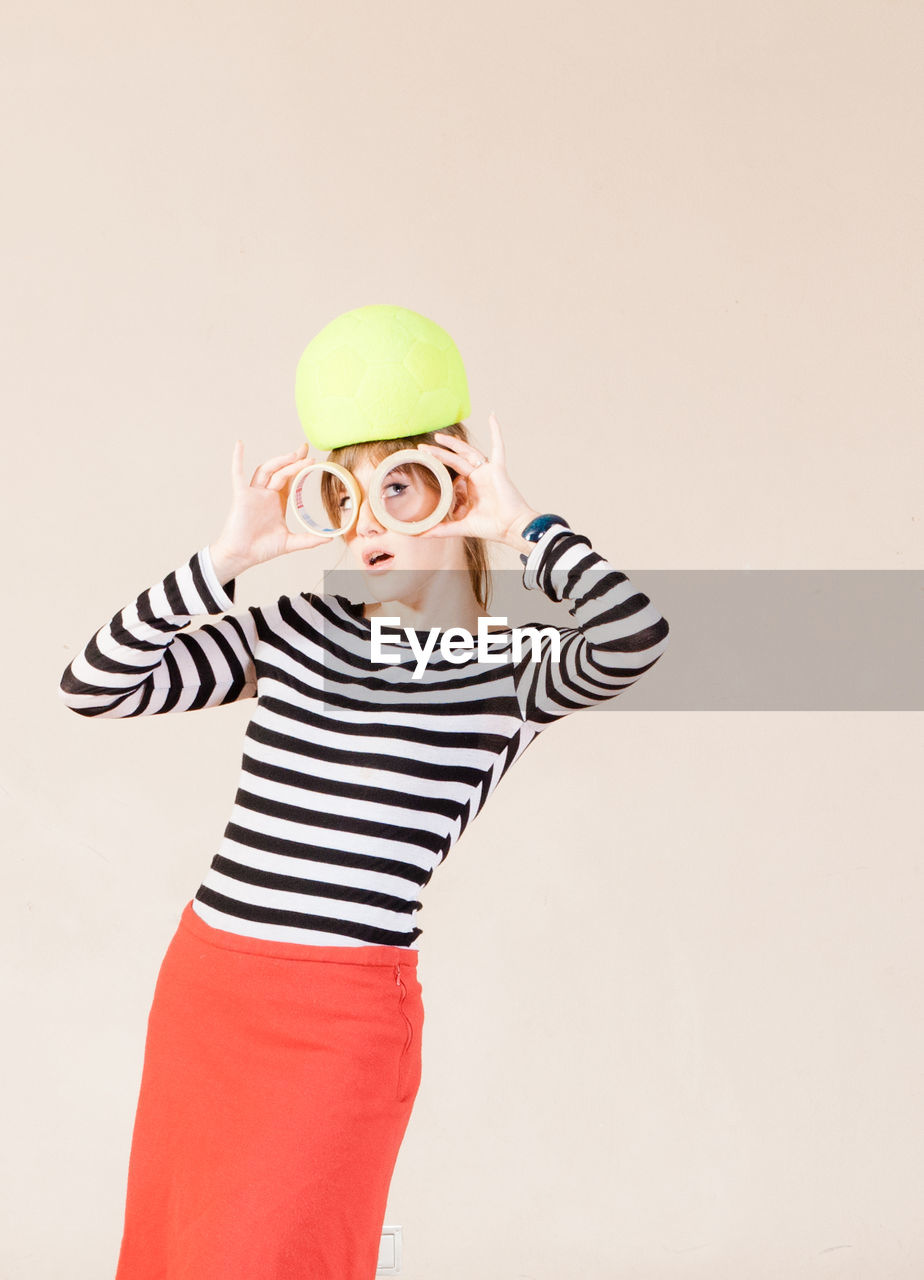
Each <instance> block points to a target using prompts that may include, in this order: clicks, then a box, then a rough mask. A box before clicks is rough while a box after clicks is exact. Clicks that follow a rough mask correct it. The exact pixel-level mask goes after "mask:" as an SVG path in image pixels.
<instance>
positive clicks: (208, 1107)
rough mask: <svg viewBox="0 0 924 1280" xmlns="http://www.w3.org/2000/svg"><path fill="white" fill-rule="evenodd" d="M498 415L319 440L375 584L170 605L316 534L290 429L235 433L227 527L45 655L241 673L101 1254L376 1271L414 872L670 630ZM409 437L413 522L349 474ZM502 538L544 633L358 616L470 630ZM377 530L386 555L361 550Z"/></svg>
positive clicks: (406, 1001) (137, 698) (405, 1035)
mask: <svg viewBox="0 0 924 1280" xmlns="http://www.w3.org/2000/svg"><path fill="white" fill-rule="evenodd" d="M490 428H491V435H492V450H491V456H490V457H486V456H484V455H483V454H482V453H481V452H480V450H478V449H477V448H476V447H475V446H474V445H473V444H472V443H471V442H470V440H469V438H468V432H467V430H466V428H465V426H464V424H462V423H461V422H456V423H454V424H452V425H451V426H449V427H448V428H447V429H446V430H445V431H438V432H426V433H423V434H417V435H414V436H412V437H405V438H399V439H389V440H379V441H366V442H364V443H362V444H357V445H351V446H348V447H345V448H341V449H335V450H334V451H333V452H332V453H331V455H330V460H332V461H338V462H340V463H341V464H342V465H345V466H346V467H347V468H348V469H349V470H350V471H352V473H353V475H354V477H355V478H356V479H357V481H358V484H359V487H360V488H359V492H360V494H361V503H360V507H359V511H358V513H357V517H356V520H355V522H354V523H353V525H352V527H351V529H350V530H349V532H347V533H346V534H345V535H344V540H345V542H346V545H347V546H348V548H349V550H350V552H351V554H352V556H353V558H354V560H355V562H356V564H357V566H358V567H360V568H361V569H362V570H363V572H364V573H365V574H366V575H367V576H366V579H365V581H366V583H367V585H368V587H369V588H370V590H371V593H372V594H374V595H375V596H376V599H375V600H373V601H371V602H368V603H366V604H365V605H362V604H354V603H352V602H351V601H350V600H348V599H347V598H346V597H344V596H342V595H338V594H314V593H310V592H302V593H300V594H297V595H291V596H281V597H280V598H279V599H278V600H277V601H276V603H275V605H271V606H270V605H267V606H260V607H257V606H251V607H249V608H248V609H247V610H245V611H242V612H239V613H236V614H228V616H225V617H222V618H221V619H220V620H218V621H210V622H208V623H207V624H205V625H203V626H202V627H200V628H199V629H198V630H192V631H190V630H188V629H187V628H189V625H190V621H191V618H192V617H194V616H196V615H197V614H203V613H207V614H216V615H217V614H220V613H226V611H228V610H230V609H232V608H233V604H234V589H235V581H234V580H235V578H236V577H237V576H238V575H239V574H240V573H241V572H243V571H244V570H245V569H247V568H248V567H250V566H252V565H255V564H259V563H261V562H263V561H266V560H270V559H272V558H273V557H274V556H278V555H283V554H286V553H288V552H291V551H296V550H300V549H304V548H308V547H313V546H316V545H319V544H320V543H322V542H323V541H325V539H323V538H322V537H320V536H315V535H313V534H310V533H308V534H306V533H299V534H293V533H291V532H290V531H289V529H288V528H287V526H286V523H285V508H286V502H287V497H288V494H289V489H290V487H291V484H292V482H293V480H294V478H295V476H296V474H297V473H298V472H300V471H301V470H302V469H303V468H304V467H305V466H306V465H310V464H308V463H307V461H306V457H305V449H306V446H305V445H302V446H301V447H300V448H299V449H296V450H295V451H294V452H293V453H291V454H288V455H286V456H285V457H276V458H272V459H270V460H269V461H268V462H265V463H264V464H263V465H262V466H259V467H257V469H256V471H255V472H254V473H253V476H252V477H251V479H250V481H249V483H248V482H247V481H246V480H245V477H244V470H243V446H242V444H241V442H240V441H238V442H236V444H235V448H234V453H233V462H232V486H233V501H232V506H231V510H230V513H229V515H228V518H227V521H226V523H225V526H224V528H223V530H222V532H221V535H220V536H219V538H218V539H217V540H215V541H214V542H212V543H210V544H209V545H207V546H205V547H203V548H202V549H201V550H200V551H198V552H196V553H195V554H194V555H193V556H191V557H190V559H189V560H188V561H187V562H186V563H185V564H183V565H181V566H180V567H179V568H177V569H175V570H174V571H172V572H171V573H169V574H168V575H167V576H166V577H165V578H164V579H163V580H162V581H161V582H159V583H157V584H155V585H154V586H152V587H150V588H148V589H147V590H146V591H144V592H142V593H141V595H140V596H139V597H138V598H137V600H136V601H135V602H134V603H133V604H131V605H127V606H126V607H125V608H124V609H122V610H121V611H120V612H119V613H117V614H116V615H115V617H113V619H112V620H111V622H110V623H109V624H108V625H106V626H104V627H102V628H100V630H99V631H98V632H97V633H96V634H95V635H94V636H93V637H92V638H91V640H90V641H89V642H88V644H87V646H86V647H85V649H84V650H83V652H82V653H81V654H80V655H79V656H78V657H76V658H75V659H74V660H73V662H71V663H70V665H69V666H68V668H67V670H66V671H65V673H64V675H63V678H62V681H61V695H62V697H63V698H64V700H65V701H66V703H67V705H68V706H70V707H71V708H73V710H74V711H76V712H78V713H79V714H81V715H85V716H104V717H111V718H121V717H126V716H136V715H150V714H161V713H164V712H168V711H190V710H199V709H205V708H211V707H217V706H221V705H224V704H225V703H228V702H234V701H236V700H238V699H241V698H256V703H255V709H254V712H253V716H252V718H251V720H250V722H249V724H248V727H247V731H246V740H245V748H244V757H243V761H242V765H241V771H240V777H239V784H238V790H237V792H236V796H235V800H234V805H233V808H232V813H231V818H230V820H229V822H228V824H227V826H226V828H225V832H224V836H223V838H222V841H221V845H220V848H219V851H218V853H217V854H216V855H215V857H214V858H213V860H212V863H211V865H210V867H209V869H208V871H207V873H206V876H205V878H204V880H203V882H202V884H201V885H200V887H199V889H198V890H197V892H196V895H195V898H193V899H191V900H190V901H189V902H187V904H186V906H185V907H184V910H183V913H182V916H181V919H180V923H179V926H178V928H177V931H176V934H175V935H174V937H173V939H172V941H171V943H170V945H169V947H168V949H167V952H166V955H165V957H164V960H163V962H162V965H161V969H160V972H159V975H158V979H157V985H156V988H155V992H154V998H153V1002H152V1006H151V1012H150V1016H149V1020H148V1030H147V1039H146V1044H145V1058H144V1067H143V1072H142V1081H141V1089H140V1095H139V1101H138V1110H137V1114H136V1117H135V1126H134V1131H133V1136H132V1149H131V1155H130V1160H129V1172H128V1188H127V1195H126V1209H125V1226H124V1232H123V1238H122V1245H121V1251H120V1257H119V1265H118V1270H117V1277H116V1280H154V1278H155V1277H157V1278H158V1280H181V1278H182V1280H255V1278H256V1277H260V1280H283V1278H285V1280H289V1278H292V1280H294V1278H295V1277H306V1278H307V1277H311V1280H372V1278H373V1276H374V1274H375V1270H376V1261H377V1256H378V1249H379V1240H380V1233H381V1228H382V1223H383V1220H384V1214H385V1208H386V1201H387V1196H388V1189H389V1185H390V1181H391V1176H392V1172H393V1169H394V1165H395V1161H396V1159H397V1154H398V1150H399V1147H400V1144H401V1141H402V1139H403V1136H404V1132H405V1129H406V1126H407V1123H408V1120H409V1118H410V1114H411V1109H412V1107H413V1104H414V1100H415V1098H416V1095H417V1091H418V1086H419V1083H420V1073H421V1033H422V1027H423V1005H422V990H421V986H420V983H419V981H418V978H417V955H418V950H417V947H416V940H417V938H418V937H419V935H420V933H421V932H422V931H421V929H420V928H419V927H417V926H416V925H415V923H414V921H415V915H416V912H417V910H419V909H420V907H421V905H422V904H421V902H420V900H419V898H418V894H419V892H420V890H421V889H422V888H423V886H424V885H426V884H427V882H428V881H429V879H430V877H431V875H432V874H433V871H434V869H435V867H436V866H438V865H439V863H441V862H442V861H444V860H445V858H446V857H447V855H448V853H449V850H450V848H451V847H452V846H453V844H454V843H455V842H456V841H457V840H458V839H459V837H460V836H461V834H462V833H463V831H464V830H465V828H466V827H467V826H468V824H469V822H470V821H471V820H472V819H473V818H474V817H476V816H477V814H478V813H479V812H480V811H481V809H482V808H483V806H484V803H485V801H486V800H487V798H488V796H489V795H490V794H491V793H492V792H493V790H494V788H495V787H496V786H497V784H498V782H499V781H500V779H501V778H502V777H503V775H504V774H505V773H506V771H507V769H508V768H509V767H510V765H511V764H513V763H514V762H515V761H516V760H517V759H519V757H520V756H521V755H522V753H523V751H524V750H525V749H526V747H528V746H529V745H530V743H532V742H533V741H535V739H536V737H537V735H538V734H539V733H540V732H542V731H543V730H544V729H545V728H546V727H547V726H548V725H549V724H551V723H553V722H554V721H555V720H558V719H560V718H562V717H563V716H565V715H567V714H568V713H569V712H571V711H573V710H576V709H578V708H580V707H584V706H590V705H592V704H593V703H596V702H600V701H602V700H604V699H607V698H613V697H615V696H617V695H618V694H619V693H620V692H621V691H622V690H623V689H625V688H627V687H629V685H631V684H632V683H634V681H635V680H637V679H638V677H639V676H640V675H641V674H642V673H643V672H645V671H647V670H648V669H649V668H650V667H651V666H652V665H653V664H654V663H655V662H656V661H657V660H658V658H659V657H660V656H661V654H662V653H663V651H664V648H665V646H666V643H667V636H668V624H667V622H666V620H665V619H664V618H663V617H662V616H661V615H660V613H659V612H658V611H657V609H656V608H655V607H654V606H653V605H652V604H651V602H650V601H649V599H648V597H647V596H645V595H643V594H642V593H641V592H640V591H638V590H637V588H635V587H634V586H633V585H632V584H631V583H630V582H629V580H628V578H627V577H626V576H625V574H623V573H621V572H619V571H617V570H616V569H613V568H611V567H610V566H609V565H608V564H607V563H606V562H605V561H604V560H603V559H602V557H601V556H599V555H598V554H597V553H596V552H595V551H594V550H593V549H592V548H591V545H590V542H589V541H588V539H587V538H586V537H585V536H583V535H582V534H580V533H577V532H575V531H573V530H572V529H571V528H570V527H569V526H568V524H567V523H566V522H565V521H564V519H563V518H562V517H560V516H552V515H545V514H544V513H539V512H537V511H535V509H534V508H532V507H530V505H529V504H528V503H527V501H526V500H525V499H524V498H523V496H522V495H521V494H520V492H519V491H518V490H517V488H516V487H515V486H514V484H513V482H512V480H511V479H510V477H509V475H508V473H507V469H506V462H505V454H504V445H503V440H502V438H501V432H500V428H499V426H498V424H497V421H496V419H495V418H494V417H493V415H492V417H491V419H490ZM414 446H416V447H418V448H420V449H422V450H424V451H426V452H427V453H428V454H429V455H430V457H431V458H435V459H439V460H440V461H441V462H443V463H444V464H445V465H446V466H447V467H448V468H449V471H450V476H451V477H452V487H453V494H452V505H451V507H450V510H449V512H448V514H447V516H446V517H445V519H444V520H443V521H442V523H440V524H438V525H436V526H435V527H434V528H432V529H430V530H429V531H427V532H425V533H420V534H408V533H396V532H393V531H391V530H390V529H386V528H385V527H384V526H383V525H382V524H380V523H379V522H378V521H377V520H376V518H375V516H374V515H373V514H372V510H371V508H370V504H369V501H368V497H369V495H368V491H367V485H368V484H369V482H370V480H371V477H372V473H373V470H374V468H375V465H376V463H377V462H378V461H379V460H380V459H381V458H382V457H384V456H386V455H387V454H388V453H390V452H393V451H395V450H397V449H401V448H408V447H414ZM409 473H410V474H409ZM421 473H422V474H423V477H424V478H423V483H424V485H425V484H426V483H428V481H427V476H428V475H429V472H426V473H423V469H421ZM398 479H399V480H400V481H402V483H399V484H397V485H395V486H394V487H393V488H390V489H389V490H388V492H387V493H386V494H385V495H384V496H385V498H386V501H392V500H394V501H398V500H400V501H401V502H403V503H406V502H407V501H408V500H409V496H410V500H411V502H412V505H413V500H414V499H415V495H416V497H418V498H419V497H421V495H422V489H421V487H420V479H421V477H420V475H419V474H416V475H415V468H413V467H411V468H409V469H408V470H406V471H405V472H403V473H402V476H399V477H398ZM408 486H409V488H408ZM322 495H323V498H324V502H325V505H326V507H327V509H328V514H329V515H330V514H331V513H332V512H334V511H336V510H342V508H343V506H344V504H345V503H347V502H348V501H349V497H348V495H347V494H346V491H345V490H343V489H342V488H340V487H338V482H337V481H336V480H334V479H333V478H332V477H331V476H330V474H329V473H325V474H324V476H323V478H322ZM402 495H403V496H402ZM424 496H425V495H424ZM492 542H497V543H502V544H504V545H507V546H511V547H514V548H516V549H517V550H518V551H519V552H520V555H521V561H522V562H523V564H524V570H523V583H524V585H525V586H526V587H527V588H529V589H539V590H541V591H542V592H544V594H545V595H546V596H548V597H549V598H550V599H552V600H555V601H563V600H568V601H570V602H571V609H570V613H571V616H572V618H573V619H574V623H575V625H574V626H573V627H565V628H557V629H555V630H557V631H558V632H559V635H560V637H561V650H560V655H559V657H558V661H557V662H556V661H555V654H554V652H553V647H552V646H551V645H547V646H546V647H545V648H544V649H543V650H542V651H541V652H540V653H539V655H537V656H534V655H533V654H532V653H531V651H530V649H529V646H526V647H525V648H524V650H523V652H522V653H521V654H520V653H517V652H516V650H515V648H514V646H513V643H512V632H511V631H509V630H503V631H499V632H496V633H495V634H494V635H493V636H492V642H491V643H492V654H491V660H490V661H481V660H480V659H479V655H478V654H477V653H473V654H470V655H469V656H468V657H465V656H464V655H463V656H462V660H461V661H459V660H458V659H459V655H458V654H457V655H456V656H455V659H454V660H452V661H450V660H449V659H448V658H447V657H444V656H443V654H442V653H441V652H440V651H438V650H437V651H434V652H433V653H432V654H431V656H430V658H429V660H428V662H427V664H426V667H425V670H424V671H423V673H422V675H419V676H414V674H413V672H414V670H415V668H416V667H417V660H416V656H415V652H414V644H413V641H412V639H411V636H410V635H408V636H407V638H406V639H402V638H401V636H400V631H401V628H400V627H395V626H394V624H392V625H391V627H390V631H389V634H390V637H391V638H390V639H389V642H388V644H389V648H390V650H392V651H393V654H394V652H397V654H398V655H400V657H399V660H398V661H397V662H387V661H377V660H375V659H374V656H373V650H372V645H371V638H372V636H371V633H372V629H373V621H374V619H375V618H376V617H382V618H386V617H387V618H391V619H394V618H395V617H397V618H399V619H400V623H401V624H402V625H403V626H405V627H408V628H410V630H411V631H412V632H415V633H416V634H417V636H418V637H422V636H424V635H426V633H428V632H429V631H430V629H431V628H433V627H440V626H441V625H442V624H444V623H445V622H446V620H447V619H448V620H451V622H452V624H453V626H460V627H464V628H466V630H468V631H470V632H472V634H473V635H474V633H475V632H476V631H477V625H478V619H479V617H480V616H482V614H483V612H484V610H485V608H486V606H487V600H488V591H487V588H488V558H487V548H488V544H490V543H492ZM369 552H381V553H387V554H388V556H389V557H390V558H389V559H387V560H385V561H384V567H379V568H374V567H370V566H369V565H368V564H367V563H366V559H364V556H365V555H366V553H369ZM448 570H453V571H455V572H447V571H448ZM538 625H540V626H541V625H542V624H538Z"/></svg>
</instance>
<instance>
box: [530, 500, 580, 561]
mask: <svg viewBox="0 0 924 1280" xmlns="http://www.w3.org/2000/svg"><path fill="white" fill-rule="evenodd" d="M553 524H560V525H564V526H565V528H566V529H570V528H571V526H570V524H568V521H567V520H566V519H565V517H564V516H556V515H551V514H550V513H548V512H546V513H545V514H543V515H541V516H534V517H533V519H532V520H530V522H529V524H528V525H527V526H526V528H525V529H524V530H523V532H522V533H521V534H520V537H521V538H524V539H525V540H526V541H527V542H538V541H539V539H540V538H541V537H542V535H543V534H544V533H545V531H546V530H547V529H550V528H551V527H552V525H553ZM528 559H529V557H528V556H524V555H522V554H521V556H520V563H521V564H526V562H527V560H528Z"/></svg>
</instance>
